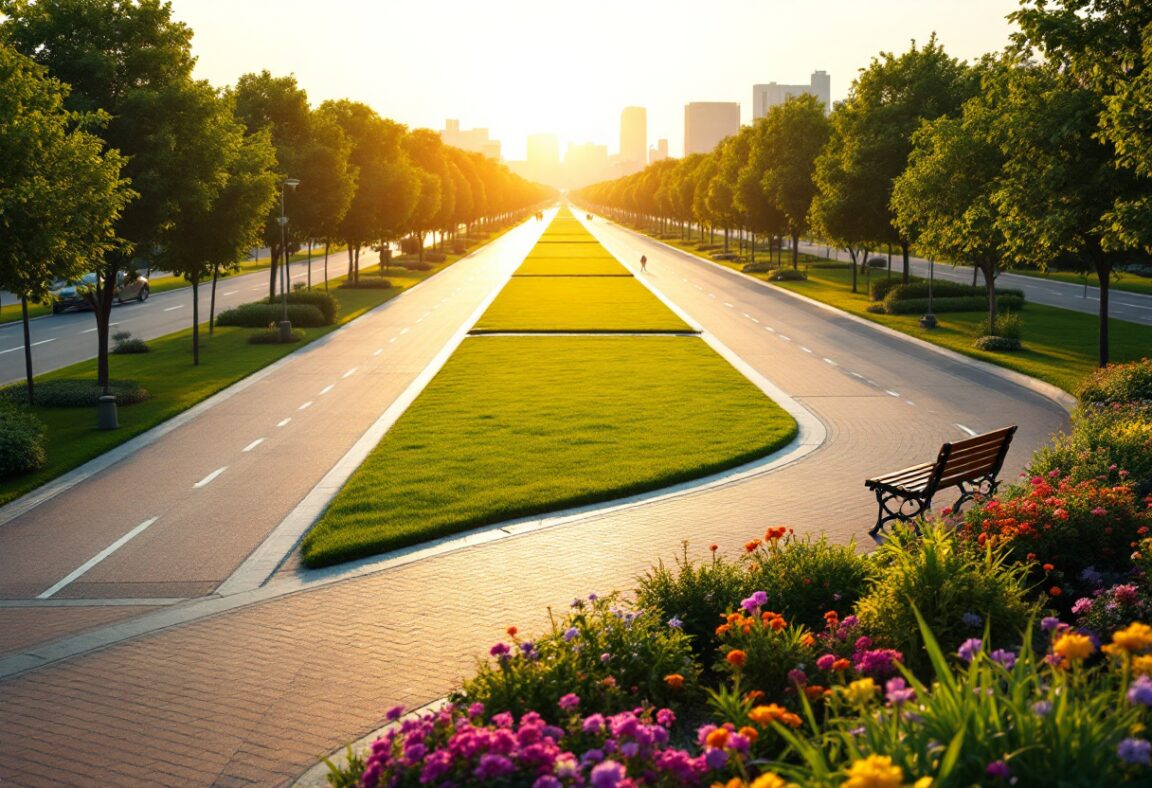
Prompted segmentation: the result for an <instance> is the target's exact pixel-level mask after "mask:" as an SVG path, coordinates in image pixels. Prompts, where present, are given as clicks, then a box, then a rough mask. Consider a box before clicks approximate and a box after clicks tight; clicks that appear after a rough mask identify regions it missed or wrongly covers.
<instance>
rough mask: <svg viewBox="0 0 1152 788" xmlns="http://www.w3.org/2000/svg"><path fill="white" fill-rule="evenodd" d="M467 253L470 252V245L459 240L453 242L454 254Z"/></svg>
mask: <svg viewBox="0 0 1152 788" xmlns="http://www.w3.org/2000/svg"><path fill="white" fill-rule="evenodd" d="M467 251H468V244H466V243H464V242H463V241H459V240H457V241H453V242H452V254H464V253H465V252H467Z"/></svg>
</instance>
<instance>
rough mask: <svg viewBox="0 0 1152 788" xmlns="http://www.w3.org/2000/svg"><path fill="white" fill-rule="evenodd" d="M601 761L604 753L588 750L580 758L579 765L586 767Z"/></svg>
mask: <svg viewBox="0 0 1152 788" xmlns="http://www.w3.org/2000/svg"><path fill="white" fill-rule="evenodd" d="M602 760H604V752H603V751H602V750H588V751H587V752H586V753H584V754H583V755H581V756H580V763H581V765H583V766H587V765H588V764H590V763H600V761H602Z"/></svg>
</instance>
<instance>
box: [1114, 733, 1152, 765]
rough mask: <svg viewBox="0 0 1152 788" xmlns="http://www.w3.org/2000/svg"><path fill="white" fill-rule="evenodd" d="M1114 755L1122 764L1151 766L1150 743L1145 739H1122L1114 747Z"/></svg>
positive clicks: (1151, 744) (1151, 748) (1151, 753)
mask: <svg viewBox="0 0 1152 788" xmlns="http://www.w3.org/2000/svg"><path fill="white" fill-rule="evenodd" d="M1116 754H1117V755H1118V756H1120V760H1122V761H1124V763H1139V764H1143V765H1144V766H1152V742H1149V741H1148V740H1147V739H1124V740H1123V741H1121V742H1120V743H1119V744H1118V745H1116Z"/></svg>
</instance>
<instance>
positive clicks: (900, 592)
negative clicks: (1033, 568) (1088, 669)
mask: <svg viewBox="0 0 1152 788" xmlns="http://www.w3.org/2000/svg"><path fill="white" fill-rule="evenodd" d="M874 560H875V566H876V571H875V574H874V575H873V577H872V579H871V581H870V584H869V586H868V589H867V591H866V592H865V594H864V596H863V597H861V599H860V601H859V602H858V603H857V605H856V615H857V617H858V618H859V620H860V625H861V627H863V629H864V631H865V632H867V633H868V634H870V635H871V636H872V637H873V639H874V640H875V642H876V643H877V644H878V645H880V646H883V647H889V648H894V649H897V650H898V651H900V652H902V653H903V654H904V656H905V664H907V665H908V666H909V668H910V669H912V670H913V671H919V670H922V669H923V668H925V667H926V666H927V664H928V662H927V658H928V654H927V652H926V651H925V650H924V641H923V640H922V639H921V636H920V630H919V628H918V627H917V622H916V615H915V613H914V612H913V608H916V609H919V610H920V611H921V612H922V613H923V615H924V617H925V619H926V620H928V621H931V622H932V626H933V631H934V632H935V634H936V636H937V638H938V639H939V640H940V641H941V643H942V644H943V645H944V647H945V648H946V649H948V650H954V649H956V648H957V647H958V646H959V645H960V644H961V643H962V642H963V641H964V640H965V639H966V638H968V637H970V636H971V634H972V627H971V624H970V623H968V622H969V621H971V616H972V615H980V616H982V617H983V618H984V621H985V624H986V626H987V627H988V630H989V631H990V632H991V633H992V636H993V638H994V639H995V640H996V641H997V642H1019V637H1020V633H1021V632H1022V631H1023V630H1024V627H1025V624H1026V623H1027V621H1028V616H1029V614H1030V613H1031V610H1030V606H1029V605H1028V604H1026V603H1025V601H1024V599H1025V585H1024V583H1025V580H1026V575H1027V571H1028V570H1027V567H1026V566H1023V565H1020V564H1017V563H1014V562H1012V561H1010V560H1008V555H1007V553H1006V551H1005V550H1004V549H1003V548H994V547H993V546H992V545H987V546H986V547H982V548H978V547H976V546H975V545H971V543H970V542H968V541H966V540H963V539H961V538H958V537H957V536H956V535H955V534H953V533H952V531H951V529H950V527H949V526H948V525H946V524H942V523H929V524H926V525H925V526H924V527H923V528H922V535H921V536H920V537H917V536H916V535H915V534H914V533H913V532H912V531H911V529H907V528H897V529H894V530H893V531H892V533H891V535H890V536H889V537H888V539H887V540H886V541H885V542H884V544H882V545H881V546H880V547H879V549H877V550H876V552H875V554H874ZM966 617H967V618H966Z"/></svg>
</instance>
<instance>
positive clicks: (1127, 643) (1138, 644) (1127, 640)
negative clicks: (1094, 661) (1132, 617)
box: [1112, 621, 1152, 653]
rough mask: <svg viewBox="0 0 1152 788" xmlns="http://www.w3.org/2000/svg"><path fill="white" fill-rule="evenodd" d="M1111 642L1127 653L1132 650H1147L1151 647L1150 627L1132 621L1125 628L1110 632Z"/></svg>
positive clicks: (1151, 633) (1151, 634) (1151, 630)
mask: <svg viewBox="0 0 1152 788" xmlns="http://www.w3.org/2000/svg"><path fill="white" fill-rule="evenodd" d="M1112 643H1113V644H1115V645H1117V646H1119V647H1120V648H1122V649H1124V650H1125V651H1127V652H1128V653H1132V652H1134V651H1147V650H1148V648H1149V647H1152V627H1150V626H1148V625H1147V624H1141V623H1140V622H1139V621H1134V622H1132V623H1131V624H1129V625H1128V628H1127V629H1121V630H1120V631H1119V632H1114V633H1113V634H1112Z"/></svg>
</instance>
